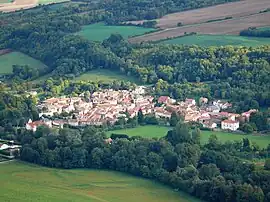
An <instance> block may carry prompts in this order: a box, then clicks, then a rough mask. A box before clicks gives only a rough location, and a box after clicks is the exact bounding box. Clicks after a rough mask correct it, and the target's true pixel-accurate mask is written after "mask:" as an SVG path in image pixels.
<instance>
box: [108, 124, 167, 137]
mask: <svg viewBox="0 0 270 202" xmlns="http://www.w3.org/2000/svg"><path fill="white" fill-rule="evenodd" d="M169 129H170V128H168V127H164V126H154V125H153V126H151V125H148V126H139V127H137V128H128V129H121V130H113V131H108V132H106V134H107V136H110V135H111V134H112V133H116V134H126V135H128V136H131V137H132V136H142V137H147V138H154V137H157V138H160V137H164V136H165V135H166V134H167V132H168V130H169Z"/></svg>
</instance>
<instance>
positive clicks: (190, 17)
mask: <svg viewBox="0 0 270 202" xmlns="http://www.w3.org/2000/svg"><path fill="white" fill-rule="evenodd" d="M269 7H270V1H269V0H256V1H254V0H244V1H238V2H231V3H226V4H220V5H216V6H211V7H206V8H200V9H195V10H189V11H184V12H178V13H173V14H169V15H165V16H163V17H162V18H160V19H159V20H158V24H157V26H158V27H160V28H163V29H165V28H170V27H176V26H177V23H179V22H181V23H182V24H183V25H188V24H199V23H204V22H208V21H212V20H218V19H225V18H226V17H232V18H239V17H243V16H248V15H252V14H255V13H259V12H260V11H263V10H265V9H267V8H269Z"/></svg>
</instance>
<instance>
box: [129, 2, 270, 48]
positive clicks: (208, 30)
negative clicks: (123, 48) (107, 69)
mask: <svg viewBox="0 0 270 202" xmlns="http://www.w3.org/2000/svg"><path fill="white" fill-rule="evenodd" d="M269 2H270V1H269ZM269 19H270V12H267V13H261V14H256V15H250V16H247V17H241V18H238V19H230V20H225V21H222V22H221V21H220V22H211V23H202V24H198V25H187V26H183V27H175V28H168V29H164V30H161V31H159V32H154V33H151V34H146V35H143V36H138V37H134V38H130V39H129V41H130V42H132V43H139V42H143V41H157V40H161V39H166V38H171V37H178V36H183V35H184V34H185V32H186V33H191V32H196V33H199V34H239V32H240V31H241V30H243V29H247V28H248V27H262V26H270V20H269Z"/></svg>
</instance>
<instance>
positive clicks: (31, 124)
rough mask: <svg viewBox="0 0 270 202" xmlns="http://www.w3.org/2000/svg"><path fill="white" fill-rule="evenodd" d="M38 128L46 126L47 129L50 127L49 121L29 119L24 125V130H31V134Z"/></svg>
mask: <svg viewBox="0 0 270 202" xmlns="http://www.w3.org/2000/svg"><path fill="white" fill-rule="evenodd" d="M39 126H47V127H49V128H51V127H52V122H51V121H43V120H40V121H34V122H33V121H32V120H31V119H29V121H28V122H27V123H26V125H25V128H26V130H32V131H33V132H36V130H37V127H39Z"/></svg>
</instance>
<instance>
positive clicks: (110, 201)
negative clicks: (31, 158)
mask: <svg viewBox="0 0 270 202" xmlns="http://www.w3.org/2000/svg"><path fill="white" fill-rule="evenodd" d="M0 180H1V181H2V182H3V183H4V185H3V186H2V187H1V189H0V195H1V201H22V202H23V201H25V202H28V201H46V202H50V201H52V202H60V201H63V202H71V201H81V202H83V201H85V202H86V201H87V202H89V201H90V202H120V201H129V202H137V201H147V202H188V201H191V202H192V201H194V202H195V201H198V200H196V199H193V198H192V197H190V196H187V195H185V194H183V193H180V192H175V191H173V189H171V188H169V187H166V186H163V185H161V184H158V183H157V182H153V181H150V180H146V179H142V178H137V177H133V176H130V175H127V174H122V173H119V172H113V171H102V170H86V169H84V170H83V169H76V170H62V169H51V168H45V167H40V166H37V165H32V164H27V163H22V162H8V163H3V164H1V166H0Z"/></svg>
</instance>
